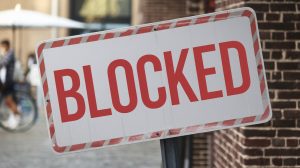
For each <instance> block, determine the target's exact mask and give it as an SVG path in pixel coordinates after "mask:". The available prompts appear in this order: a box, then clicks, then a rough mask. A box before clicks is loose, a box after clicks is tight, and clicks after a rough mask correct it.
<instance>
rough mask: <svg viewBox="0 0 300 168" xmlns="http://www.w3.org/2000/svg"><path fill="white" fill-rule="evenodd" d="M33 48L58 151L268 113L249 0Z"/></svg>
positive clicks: (224, 124) (234, 123)
mask: <svg viewBox="0 0 300 168" xmlns="http://www.w3.org/2000/svg"><path fill="white" fill-rule="evenodd" d="M36 52H37V55H38V59H39V63H40V65H39V66H40V72H41V76H42V82H43V90H44V96H45V104H46V110H47V118H48V123H49V130H50V131H49V132H50V137H51V139H52V142H53V148H54V150H55V151H56V152H58V153H62V152H69V151H78V150H82V149H86V148H100V147H105V146H111V145H119V144H129V143H134V142H140V141H146V140H154V139H163V138H169V137H175V136H182V135H188V134H195V133H200V132H207V131H212V130H219V129H225V128H230V127H238V126H243V125H250V124H257V123H262V122H266V121H268V120H269V119H270V117H271V108H270V102H269V96H268V89H267V85H266V78H265V75H264V66H263V60H262V59H263V58H262V55H261V49H260V44H259V34H258V28H257V21H256V17H255V13H254V11H253V10H252V9H250V8H240V9H234V10H229V11H223V12H217V13H212V14H208V15H200V16H193V17H187V18H181V19H175V20H169V21H163V22H157V23H151V24H147V25H140V26H133V27H129V28H125V29H118V30H112V31H105V32H97V33H93V34H85V35H80V36H73V37H66V38H62V39H54V40H48V41H45V42H42V43H41V44H40V45H39V46H38V47H37V51H36Z"/></svg>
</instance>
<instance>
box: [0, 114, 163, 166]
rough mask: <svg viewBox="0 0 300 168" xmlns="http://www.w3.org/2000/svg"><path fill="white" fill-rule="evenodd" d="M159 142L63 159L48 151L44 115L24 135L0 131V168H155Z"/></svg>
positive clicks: (115, 148)
mask: <svg viewBox="0 0 300 168" xmlns="http://www.w3.org/2000/svg"><path fill="white" fill-rule="evenodd" d="M160 164H161V155H160V148H159V142H158V141H155V142H144V143H138V144H132V145H126V146H120V147H112V148H106V149H101V150H93V151H87V152H81V153H75V154H68V155H63V156H57V155H55V154H54V153H53V152H52V150H51V149H50V141H49V140H48V134H47V132H46V124H45V121H44V116H41V117H40V118H39V121H38V123H37V125H35V127H34V128H32V129H31V130H30V131H28V132H26V133H18V134H16V133H7V132H4V131H3V130H0V168H19V167H22V168H52V167H53V168H58V167H64V168H77V167H78V168H81V167H82V168H159V167H160Z"/></svg>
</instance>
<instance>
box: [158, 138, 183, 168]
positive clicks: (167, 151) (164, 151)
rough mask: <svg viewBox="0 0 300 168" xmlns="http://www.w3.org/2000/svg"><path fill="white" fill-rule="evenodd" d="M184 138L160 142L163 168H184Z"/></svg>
mask: <svg viewBox="0 0 300 168" xmlns="http://www.w3.org/2000/svg"><path fill="white" fill-rule="evenodd" d="M184 138H185V137H175V138H168V139H162V140H160V148H161V155H162V167H163V168H182V167H183V157H184Z"/></svg>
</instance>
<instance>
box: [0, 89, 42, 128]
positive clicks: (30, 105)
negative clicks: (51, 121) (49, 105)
mask: <svg viewBox="0 0 300 168" xmlns="http://www.w3.org/2000/svg"><path fill="white" fill-rule="evenodd" d="M15 96H16V102H17V106H18V109H19V110H20V113H21V116H20V121H19V123H18V125H17V126H16V127H9V126H8V125H6V124H4V122H5V117H6V119H7V118H8V117H7V116H8V115H9V114H12V112H11V110H10V109H9V108H8V107H7V106H6V104H5V102H4V98H3V99H2V100H1V103H0V109H1V113H2V115H3V114H4V115H3V116H5V117H2V120H1V121H0V126H1V127H2V128H3V129H4V130H6V131H10V132H23V131H27V130H29V129H30V128H31V127H32V126H33V125H34V124H35V122H36V120H37V118H38V111H37V107H36V103H35V101H34V100H33V98H32V96H31V95H30V94H29V93H27V92H22V91H17V92H16V93H15Z"/></svg>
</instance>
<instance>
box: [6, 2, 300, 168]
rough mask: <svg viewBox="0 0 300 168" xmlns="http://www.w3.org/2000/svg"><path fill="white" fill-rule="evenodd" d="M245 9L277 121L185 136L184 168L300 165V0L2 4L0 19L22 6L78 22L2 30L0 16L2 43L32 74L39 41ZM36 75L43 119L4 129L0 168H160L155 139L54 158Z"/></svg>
mask: <svg viewBox="0 0 300 168" xmlns="http://www.w3.org/2000/svg"><path fill="white" fill-rule="evenodd" d="M17 4H19V5H17ZM16 5H17V6H16ZM245 6H246V7H252V8H253V9H254V10H255V11H256V15H257V19H258V27H259V33H260V37H261V46H262V49H263V57H264V64H265V68H266V76H267V81H268V87H269V94H270V98H271V103H272V110H273V118H272V120H271V121H270V122H268V123H265V124H260V125H254V126H249V127H241V128H235V129H228V130H222V131H215V132H211V133H205V134H197V135H193V136H188V138H185V139H184V140H183V143H182V144H183V145H182V146H183V150H184V151H185V152H184V155H183V156H182V157H181V159H182V167H195V168H202V167H300V148H299V144H300V138H299V136H300V32H299V30H300V22H299V21H300V1H298V0H76V1H71V0H31V1H28V0H10V1H1V3H0V16H1V12H2V11H5V10H22V9H24V10H32V11H36V12H41V13H44V14H47V15H50V16H59V17H64V18H68V19H72V20H73V21H78V22H76V23H74V22H72V23H71V22H68V24H67V23H66V22H64V24H62V25H60V26H58V25H55V26H44V27H43V26H24V27H22V26H20V27H16V26H15V27H14V26H8V25H4V26H1V21H3V19H1V17H0V40H2V39H9V40H10V41H11V42H12V44H13V46H14V50H15V55H16V57H17V58H18V59H19V60H20V62H21V65H22V68H23V69H24V70H25V69H28V57H29V55H31V54H32V53H34V49H35V47H36V45H37V43H38V42H40V41H42V40H46V39H49V38H55V37H64V36H69V35H78V34H82V33H87V32H93V31H101V30H107V29H112V28H119V27H125V26H130V25H137V24H142V23H149V22H155V21H161V20H166V19H174V18H178V17H185V16H191V15H198V14H203V13H209V12H214V11H220V10H225V9H232V8H237V7H245ZM82 23H83V24H84V26H82ZM45 24H46V23H45ZM64 26H66V27H67V28H66V27H64ZM72 27H77V28H76V29H75V28H72ZM79 27H80V28H79ZM32 69H34V68H32ZM37 78H39V77H38V74H37V75H36V73H34V72H33V75H32V76H31V77H30V78H29V79H27V80H28V81H29V82H30V83H31V85H32V87H33V88H35V89H33V92H34V93H33V95H34V97H35V100H36V101H37V105H38V107H39V113H41V115H40V117H39V118H38V120H37V123H36V124H35V125H34V126H33V128H32V129H30V130H29V131H27V132H22V133H9V132H6V131H4V130H0V168H11V167H12V168H14V167H16V168H18V167H26V168H35V167H37V168H39V167H45V168H48V167H74V166H80V167H95V168H96V167H97V168H100V167H113V168H114V167H122V168H132V167H142V168H152V167H153V168H156V167H161V154H160V146H159V142H158V141H153V142H144V143H139V144H132V145H126V146H120V147H113V148H106V149H101V150H94V151H89V152H82V153H76V154H69V155H63V156H57V155H54V154H53V153H52V151H51V147H50V144H51V143H50V141H49V138H48V135H47V134H48V133H47V129H46V122H45V117H44V110H43V107H42V103H41V102H42V101H41V100H40V99H41V96H40V93H39V92H40V91H39V90H40V89H36V88H39V85H40V82H36V80H35V79H37ZM33 81H35V82H33Z"/></svg>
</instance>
